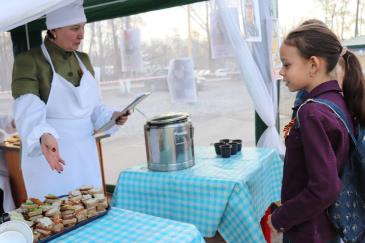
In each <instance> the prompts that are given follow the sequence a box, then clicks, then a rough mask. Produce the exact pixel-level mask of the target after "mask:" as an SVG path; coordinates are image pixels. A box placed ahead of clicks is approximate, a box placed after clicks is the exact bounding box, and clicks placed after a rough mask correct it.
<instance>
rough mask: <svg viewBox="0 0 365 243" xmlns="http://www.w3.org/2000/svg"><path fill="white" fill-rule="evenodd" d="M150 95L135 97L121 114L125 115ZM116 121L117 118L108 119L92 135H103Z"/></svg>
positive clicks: (144, 94) (148, 93) (143, 94)
mask: <svg viewBox="0 0 365 243" xmlns="http://www.w3.org/2000/svg"><path fill="white" fill-rule="evenodd" d="M150 94H151V92H146V93H141V94H139V95H137V96H136V98H134V100H133V101H132V102H131V103H129V104H128V105H127V106H126V107H125V108H124V109H123V110H121V113H126V112H127V111H129V110H133V109H134V108H135V107H136V106H137V105H138V104H139V103H140V102H141V101H142V100H144V99H145V98H146V97H147V96H149V95H150ZM116 119H117V117H115V118H113V119H110V121H108V122H107V123H105V124H104V125H103V126H102V127H101V128H99V129H98V130H96V131H95V132H94V135H96V134H100V133H103V132H105V131H107V130H109V129H110V128H112V127H113V126H114V125H115V124H116Z"/></svg>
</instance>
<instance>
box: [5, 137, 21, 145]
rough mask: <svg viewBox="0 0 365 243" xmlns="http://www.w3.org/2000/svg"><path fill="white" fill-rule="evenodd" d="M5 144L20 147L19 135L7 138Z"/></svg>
mask: <svg viewBox="0 0 365 243" xmlns="http://www.w3.org/2000/svg"><path fill="white" fill-rule="evenodd" d="M4 144H5V145H6V146H10V147H20V137H19V135H13V136H10V137H8V138H6V139H5V141H4Z"/></svg>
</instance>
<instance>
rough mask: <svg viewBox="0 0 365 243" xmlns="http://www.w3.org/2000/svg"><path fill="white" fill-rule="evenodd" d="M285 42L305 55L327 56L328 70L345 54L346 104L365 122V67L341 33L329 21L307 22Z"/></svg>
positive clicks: (324, 57) (344, 81)
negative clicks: (327, 23) (364, 67)
mask: <svg viewBox="0 0 365 243" xmlns="http://www.w3.org/2000/svg"><path fill="white" fill-rule="evenodd" d="M284 44H286V45H289V46H293V47H296V48H297V49H298V50H299V54H300V55H301V56H302V57H303V58H305V59H309V58H310V57H312V56H317V57H321V58H323V59H324V60H325V61H326V69H327V73H330V72H331V71H332V70H333V69H334V68H335V66H336V64H337V62H338V60H339V58H341V56H342V58H343V59H344V62H345V75H344V80H343V94H344V98H345V102H346V105H347V108H348V109H349V111H350V112H351V113H352V115H353V116H354V117H355V118H356V119H357V120H358V122H360V124H362V125H365V100H364V99H365V97H364V90H365V80H364V76H363V74H362V68H361V65H360V62H359V60H358V59H357V57H356V56H355V55H354V54H353V53H352V52H350V51H348V50H346V49H344V47H342V45H341V43H340V41H339V40H338V38H337V36H336V35H335V34H334V33H333V32H332V31H331V30H330V29H329V28H327V27H326V26H325V25H322V24H321V25H320V24H315V23H313V24H304V25H300V26H299V27H298V28H296V29H294V30H293V31H291V32H290V33H289V34H288V36H287V37H286V38H285V40H284ZM343 50H344V51H343ZM345 50H346V51H345Z"/></svg>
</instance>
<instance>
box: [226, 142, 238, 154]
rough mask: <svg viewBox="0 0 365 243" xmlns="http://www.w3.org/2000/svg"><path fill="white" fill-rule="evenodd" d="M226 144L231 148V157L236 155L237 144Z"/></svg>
mask: <svg viewBox="0 0 365 243" xmlns="http://www.w3.org/2000/svg"><path fill="white" fill-rule="evenodd" d="M228 144H229V145H231V146H232V148H231V155H234V154H236V153H237V149H238V143H234V142H231V143H228Z"/></svg>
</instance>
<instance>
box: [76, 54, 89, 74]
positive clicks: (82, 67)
mask: <svg viewBox="0 0 365 243" xmlns="http://www.w3.org/2000/svg"><path fill="white" fill-rule="evenodd" d="M73 53H74V54H75V57H76V59H77V60H78V61H79V65H80V67H81V70H82V72H83V73H85V72H86V71H88V70H87V69H86V67H85V65H84V63H83V62H82V61H81V59H80V57H79V55H77V53H76V51H73Z"/></svg>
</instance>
